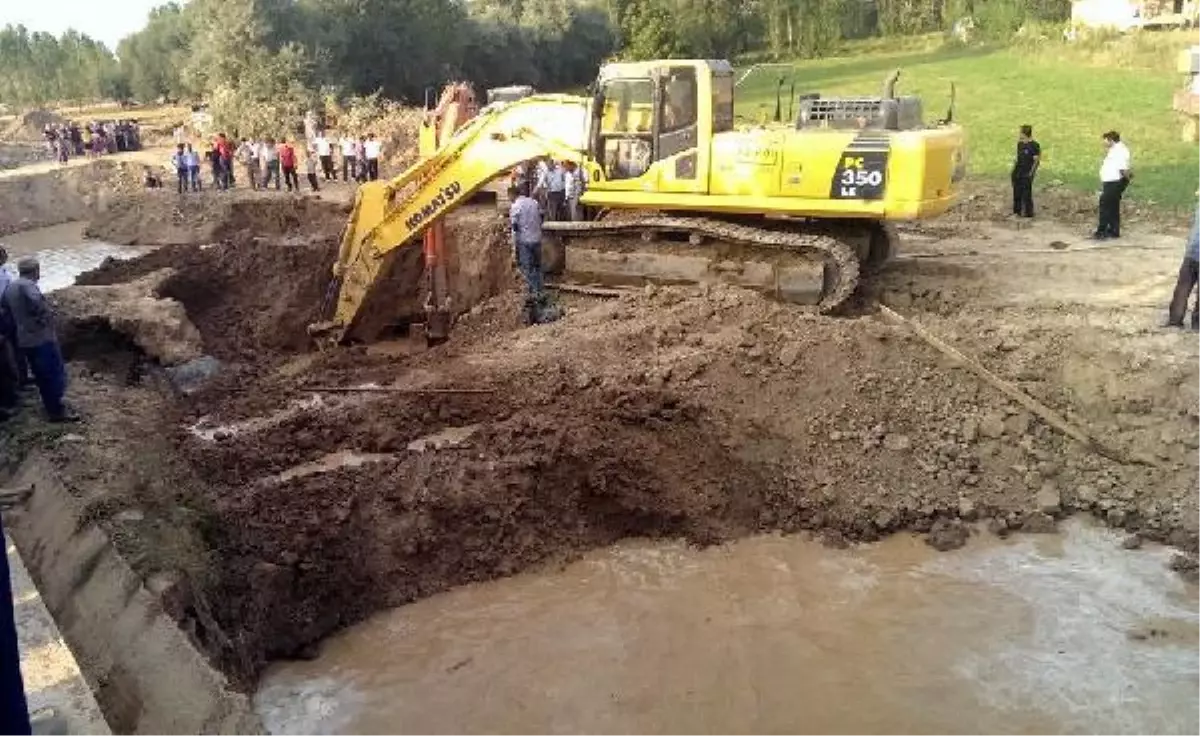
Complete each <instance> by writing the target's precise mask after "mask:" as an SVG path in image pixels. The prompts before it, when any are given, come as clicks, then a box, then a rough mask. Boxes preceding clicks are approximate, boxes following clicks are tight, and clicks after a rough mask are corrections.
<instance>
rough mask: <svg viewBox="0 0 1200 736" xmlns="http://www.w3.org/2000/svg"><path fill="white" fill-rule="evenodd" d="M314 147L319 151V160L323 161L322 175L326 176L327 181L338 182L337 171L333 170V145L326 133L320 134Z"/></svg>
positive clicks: (314, 142)
mask: <svg viewBox="0 0 1200 736" xmlns="http://www.w3.org/2000/svg"><path fill="white" fill-rule="evenodd" d="M313 145H314V147H315V148H316V149H317V158H319V159H320V160H321V173H323V174H324V175H325V181H329V180H330V179H332V180H333V181H337V170H335V169H334V168H333V145H332V144H330V142H329V139H328V138H326V137H325V133H323V132H322V133H318V134H317V139H316V140H315V141H313Z"/></svg>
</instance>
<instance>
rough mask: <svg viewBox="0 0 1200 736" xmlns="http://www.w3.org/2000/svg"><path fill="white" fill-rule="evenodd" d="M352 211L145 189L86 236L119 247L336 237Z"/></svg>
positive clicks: (248, 196) (115, 206)
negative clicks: (181, 195) (288, 236)
mask: <svg viewBox="0 0 1200 736" xmlns="http://www.w3.org/2000/svg"><path fill="white" fill-rule="evenodd" d="M347 212H348V210H347V208H346V207H345V206H344V205H342V204H339V203H336V202H327V201H324V200H320V199H316V198H313V197H291V196H287V197H282V196H279V195H276V194H273V193H271V192H264V193H262V194H261V195H259V196H256V195H254V194H253V193H250V192H244V191H242V192H237V193H236V196H230V195H229V194H228V193H224V192H201V193H200V194H199V195H195V194H189V195H188V196H184V197H180V196H177V195H176V194H175V192H174V191H170V190H160V191H154V192H146V191H140V192H137V193H134V194H131V195H128V196H125V197H121V198H119V199H116V200H114V201H113V202H112V203H111V205H110V206H109V207H108V208H107V209H106V210H105V211H104V212H101V213H99V214H98V215H96V216H95V217H93V218H92V220H91V221H90V222H89V223H88V227H87V230H86V235H87V236H88V237H90V238H96V239H98V240H103V241H105V242H108V243H116V244H119V245H184V244H203V243H212V242H215V241H218V240H222V239H227V238H237V237H242V238H246V237H261V238H278V237H281V236H283V235H290V234H296V233H303V234H304V235H305V236H307V237H315V236H323V237H328V238H334V237H337V235H338V233H339V232H340V230H341V228H342V225H343V224H344V223H345V221H346V214H347Z"/></svg>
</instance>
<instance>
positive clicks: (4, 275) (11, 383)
mask: <svg viewBox="0 0 1200 736" xmlns="http://www.w3.org/2000/svg"><path fill="white" fill-rule="evenodd" d="M6 263H8V251H7V250H6V249H5V248H4V246H2V245H0V374H2V375H0V383H3V387H2V388H0V414H2V413H4V412H5V411H6V410H11V409H15V408H16V405H17V394H16V392H17V391H19V390H20V389H21V387H23V386H25V385H27V384H28V383H29V365H28V364H27V363H26V362H25V356H24V355H22V354H21V351H20V349H19V348H17V323H16V322H14V321H13V319H12V315H11V314H9V313H8V310H7V309H6V308H5V307H4V292H5V291H6V290H7V289H8V285H9V284H10V283H12V276H11V275H10V274H9V272H8V269H6V268H4V264H6ZM10 389H11V391H12V393H11V395H10V394H9V390H10Z"/></svg>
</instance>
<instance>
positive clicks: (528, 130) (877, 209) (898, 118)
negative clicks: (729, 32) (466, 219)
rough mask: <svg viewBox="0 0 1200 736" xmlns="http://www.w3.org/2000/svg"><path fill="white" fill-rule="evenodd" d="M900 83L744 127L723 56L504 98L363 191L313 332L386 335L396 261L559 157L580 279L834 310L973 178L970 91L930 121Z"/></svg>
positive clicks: (647, 65) (613, 67) (811, 103)
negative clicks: (572, 175) (961, 114)
mask: <svg viewBox="0 0 1200 736" xmlns="http://www.w3.org/2000/svg"><path fill="white" fill-rule="evenodd" d="M897 77H898V72H897V73H894V74H893V75H892V76H891V77H889V79H888V80H887V81H885V83H884V88H883V90H882V92H881V94H880V95H879V96H878V97H850V98H845V97H839V98H826V97H821V96H820V95H816V94H808V95H802V96H801V97H800V98H799V100H798V103H799V114H798V115H797V116H796V118H795V120H794V121H793V122H788V123H784V122H782V121H777V122H773V123H771V122H759V123H754V122H746V121H739V119H738V117H737V116H736V115H735V113H734V87H735V80H734V70H733V67H732V66H731V65H730V64H729V63H728V62H726V61H713V60H695V61H684V60H663V61H648V62H634V63H612V64H607V65H605V66H604V67H603V68H602V69H601V70H600V74H599V76H598V78H597V80H596V82H595V84H594V85H593V88H592V95H591V96H590V97H575V96H569V95H558V94H534V95H531V96H527V97H523V98H521V99H517V100H513V101H508V102H498V103H495V104H489V105H487V106H485V107H483V109H481V110H479V111H478V114H475V115H473V116H471V117H470V118H469V119H467V120H466V122H465V123H463V124H461V127H458V128H457V129H456V130H453V131H448V132H447V135H446V136H445V139H444V140H439V141H437V143H438V145H437V147H436V150H434V151H432V152H430V153H429V155H427V156H424V157H422V158H421V160H419V161H418V162H417V163H416V164H414V165H413V166H412V167H410V168H409V169H408V170H406V171H405V172H403V173H402V174H400V175H399V176H397V177H396V178H394V179H392V180H390V181H379V182H371V183H368V184H364V185H363V186H362V187H360V189H359V192H358V195H357V198H356V201H355V205H354V208H353V211H352V213H351V216H350V219H349V221H348V222H347V225H346V228H345V231H344V234H343V237H342V242H341V247H340V250H339V253H338V257H337V262H336V263H335V265H334V276H335V279H334V282H333V284H332V286H331V291H330V296H329V298H328V299H327V303H326V305H325V307H324V309H325V314H323V315H322V320H323V321H321V322H319V323H317V324H314V325H312V326H311V327H310V331H311V332H312V333H313V334H314V335H319V336H324V337H326V338H331V339H333V340H336V341H346V340H350V339H355V338H363V337H369V336H366V335H356V326H357V325H358V323H359V321H360V319H359V318H360V316H361V314H360V312H361V311H362V307H363V303H364V300H366V299H367V297H368V296H369V295H371V293H372V290H373V289H375V288H376V287H378V286H381V285H382V284H383V283H389V282H387V280H385V279H382V278H381V275H382V274H384V273H386V272H387V269H388V267H389V262H390V259H392V258H395V257H396V255H397V253H399V252H401V251H406V250H407V249H408V248H409V247H414V248H415V247H419V245H420V244H421V242H422V236H423V235H424V234H425V233H426V232H427V231H428V230H429V229H430V228H431V227H433V226H434V224H435V223H437V222H438V221H439V219H440V218H441V217H442V216H444V215H445V214H446V213H447V212H449V211H450V210H452V209H453V208H455V207H456V206H458V205H460V204H462V203H464V202H466V201H468V199H469V198H470V197H471V196H472V195H473V194H474V193H475V192H477V191H478V190H479V189H481V188H483V187H484V186H485V185H487V184H488V183H489V182H491V181H492V180H494V179H495V178H496V177H497V176H500V175H504V174H507V173H508V172H510V171H511V170H512V169H513V168H514V167H515V166H517V165H518V164H520V163H522V162H526V161H529V160H531V159H535V158H538V157H544V156H549V157H553V158H554V159H558V160H569V161H575V162H576V163H578V165H579V166H580V167H581V168H582V170H583V171H584V173H585V175H586V177H587V182H588V183H587V189H586V192H585V194H584V195H583V198H582V203H583V204H584V205H585V206H586V208H587V210H588V211H589V212H593V213H596V214H597V216H596V217H595V218H594V219H592V220H590V221H583V222H547V223H546V224H545V230H546V231H548V232H549V233H552V234H553V235H556V236H558V237H560V238H562V239H563V242H564V243H565V244H566V249H565V250H566V270H567V272H568V273H570V274H572V275H576V274H578V275H579V276H580V277H581V278H585V279H588V280H592V281H596V280H598V281H600V282H602V283H609V282H618V283H638V282H645V281H655V282H664V283H684V282H697V281H721V282H725V283H733V284H739V285H742V286H746V287H750V288H755V289H759V290H761V291H763V292H766V293H769V294H771V295H772V296H775V297H777V298H780V299H783V300H787V301H792V302H798V303H809V304H814V305H816V306H817V308H818V309H819V310H821V311H823V312H829V311H831V310H834V309H836V308H837V307H838V306H839V305H840V304H842V303H843V302H844V301H846V299H848V298H849V297H850V296H851V294H852V293H853V291H854V289H855V287H856V285H857V283H858V280H859V272H860V267H872V266H875V265H877V264H880V263H882V262H884V261H886V260H887V259H888V258H889V257H890V255H891V254H892V252H893V251H894V250H895V235H894V231H893V230H892V228H890V227H889V226H888V223H890V222H893V221H904V220H914V219H922V218H928V217H934V216H937V215H939V214H941V213H943V212H945V211H946V210H947V209H948V208H949V207H950V206H951V205H952V204H953V203H954V202H955V199H956V193H957V189H958V184H959V182H960V180H961V179H962V177H963V175H964V171H965V141H964V134H963V131H962V129H961V127H960V126H958V125H957V124H955V123H954V122H953V120H952V118H953V108H954V105H953V93H952V94H951V103H950V109H949V112H948V113H947V115H946V117H945V118H944V119H942V120H940V121H938V122H936V123H932V124H927V123H925V122H924V121H923V120H922V112H921V102H920V100H919V99H918V98H915V97H897V96H896V94H895V85H896V79H897ZM777 109H778V105H777ZM630 236H632V237H630ZM426 241H428V239H426ZM428 249H429V244H428V242H426V250H428ZM426 255H427V258H426V261H428V260H430V259H429V257H428V256H429V254H428V253H427V254H426ZM433 260H434V261H435V262H437V258H436V255H435V257H434V258H433ZM439 282H440V283H441V284H442V285H443V286H442V288H443V290H444V282H445V279H444V277H443V278H440V279H430V292H431V293H430V294H429V297H428V301H427V303H426V310H427V311H428V312H430V317H431V319H432V321H433V322H435V323H439V324H448V322H449V319H448V318H447V315H446V314H445V313H447V312H449V311H450V308H451V307H450V305H449V300H448V298H447V297H446V295H445V294H444V291H443V293H438V292H439V287H438V283H439ZM435 317H436V319H434V318H435Z"/></svg>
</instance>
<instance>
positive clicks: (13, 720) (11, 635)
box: [0, 518, 30, 736]
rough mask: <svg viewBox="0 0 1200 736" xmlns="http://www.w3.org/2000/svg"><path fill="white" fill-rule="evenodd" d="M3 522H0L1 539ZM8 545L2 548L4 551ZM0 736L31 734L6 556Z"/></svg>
mask: <svg viewBox="0 0 1200 736" xmlns="http://www.w3.org/2000/svg"><path fill="white" fill-rule="evenodd" d="M3 538H4V520H3V518H0V539H3ZM7 546H8V545H7V544H5V547H6V548H7ZM0 581H2V582H0V733H11V734H21V735H22V736H24V734H28V733H30V727H29V704H28V703H27V702H26V701H25V681H24V680H23V679H22V678H21V650H20V648H19V647H18V645H17V617H16V611H15V608H14V605H13V593H12V578H11V577H10V572H9V569H8V552H7V551H6V552H5V553H4V554H3V555H0Z"/></svg>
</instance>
